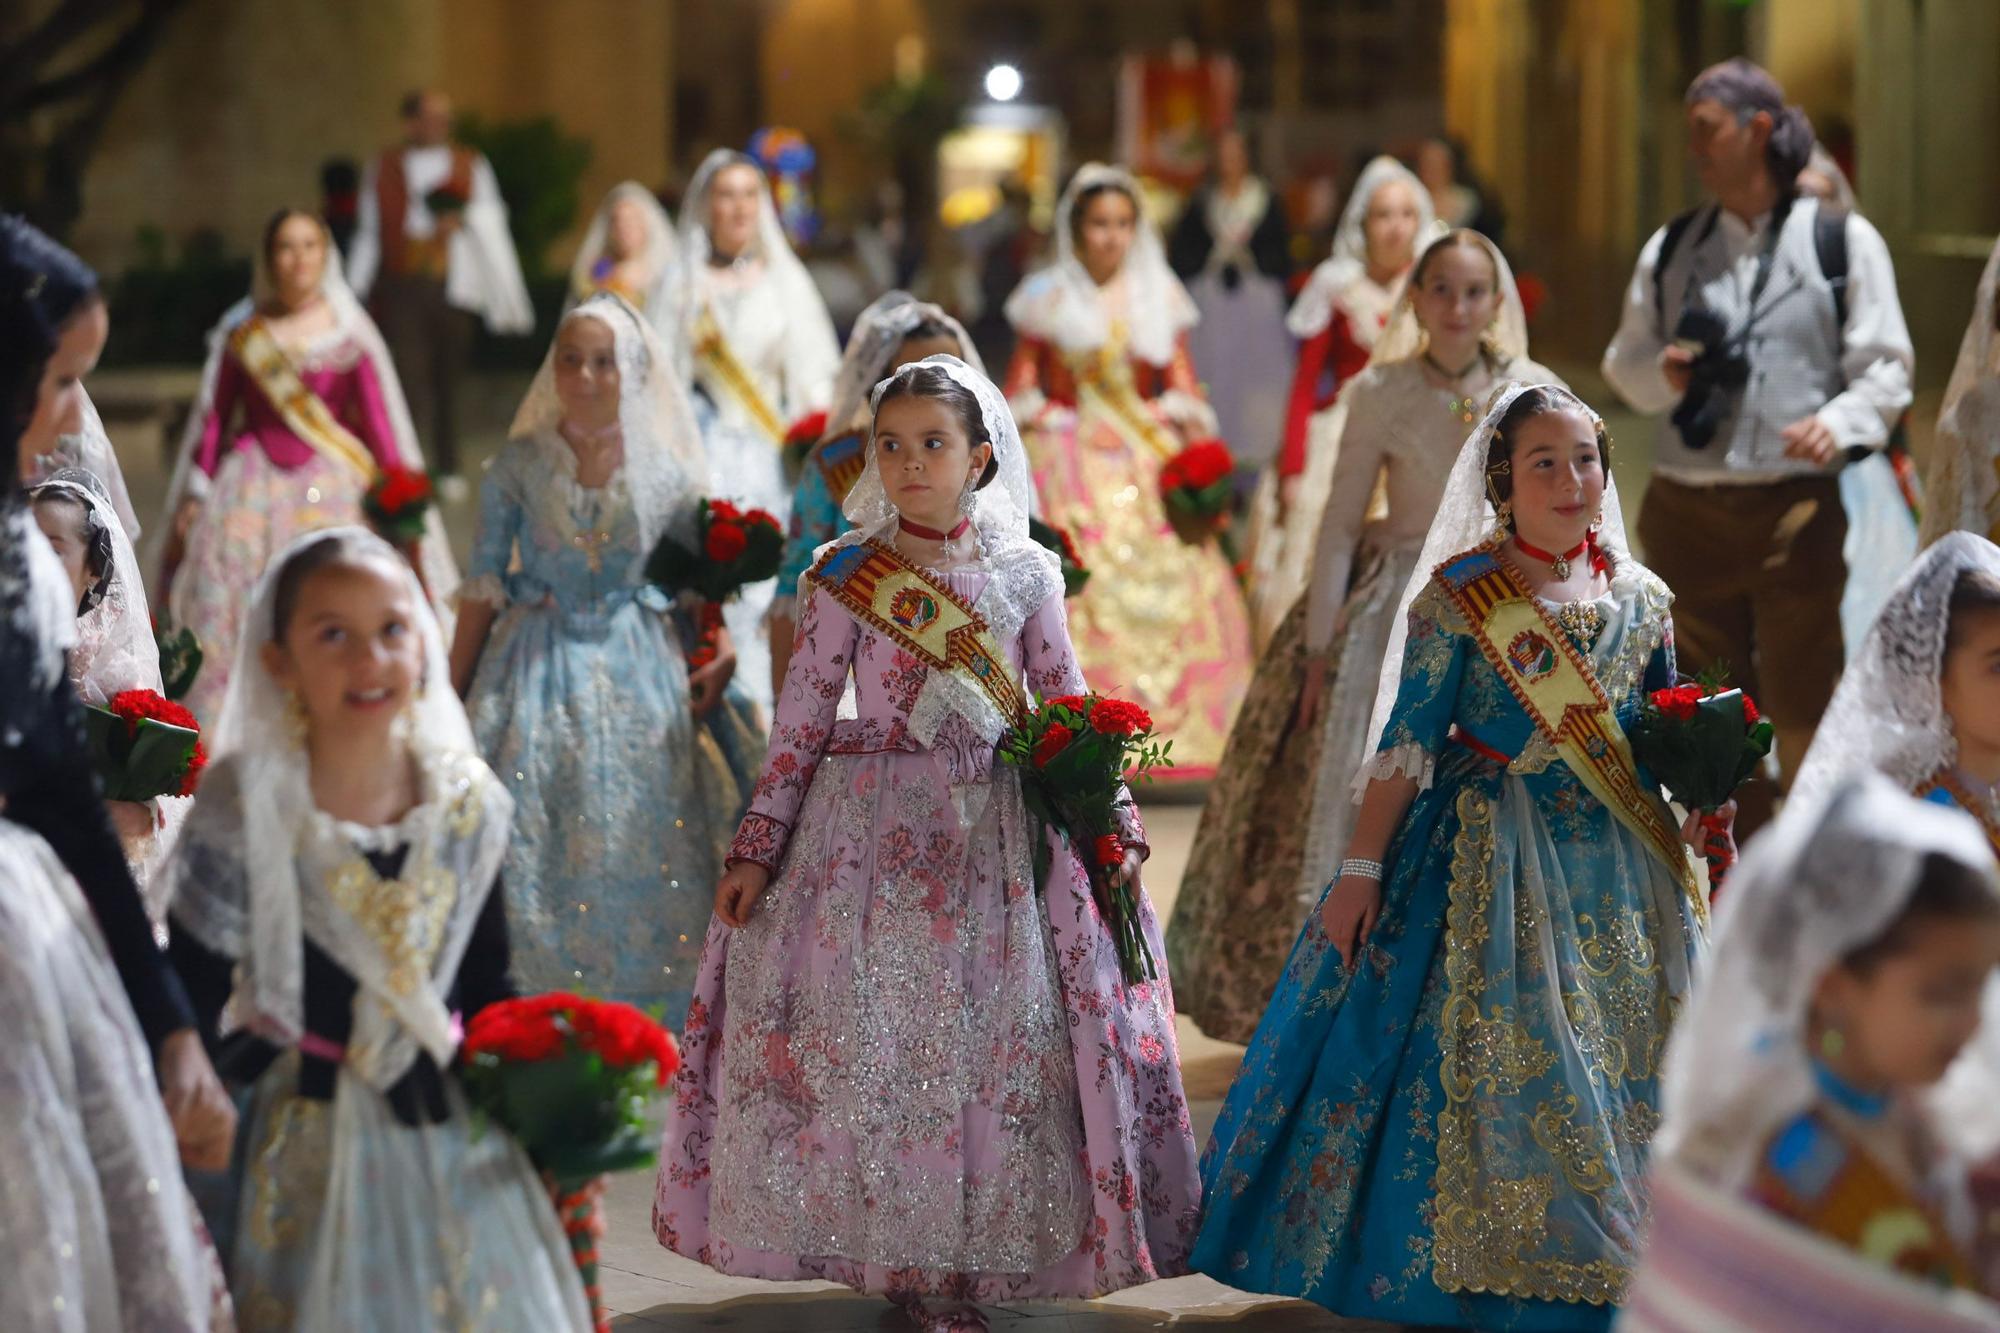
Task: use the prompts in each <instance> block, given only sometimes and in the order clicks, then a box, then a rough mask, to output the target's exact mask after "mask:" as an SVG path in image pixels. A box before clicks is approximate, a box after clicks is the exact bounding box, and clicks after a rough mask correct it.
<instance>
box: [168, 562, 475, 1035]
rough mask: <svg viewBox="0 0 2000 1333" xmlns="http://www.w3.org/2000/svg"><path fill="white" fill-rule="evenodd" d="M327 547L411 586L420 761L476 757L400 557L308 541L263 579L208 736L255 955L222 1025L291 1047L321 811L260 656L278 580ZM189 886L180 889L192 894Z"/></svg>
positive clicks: (300, 1004) (414, 722) (435, 639)
mask: <svg viewBox="0 0 2000 1333" xmlns="http://www.w3.org/2000/svg"><path fill="white" fill-rule="evenodd" d="M323 541H338V542H341V543H343V544H344V545H345V546H346V547H347V549H348V552H349V553H350V555H351V556H372V557H379V558H381V559H382V560H383V561H384V562H385V563H386V564H387V565H389V566H391V567H393V568H394V569H395V570H396V571H397V573H398V575H399V576H400V577H402V578H403V579H405V580H406V581H407V584H408V588H409V593H410V601H411V604H412V606H414V607H415V609H416V621H417V623H416V630H417V633H418V635H419V636H420V637H421V639H422V640H423V659H424V666H423V677H422V684H421V687H420V692H419V694H418V695H417V698H416V700H415V702H414V704H413V705H412V706H411V709H410V712H409V715H408V716H409V726H408V732H407V735H408V737H409V743H410V746H411V749H412V751H413V752H414V753H416V754H417V755H419V756H425V755H476V754H478V752H479V751H478V748H477V747H476V746H475V745H474V743H473V739H472V728H471V727H470V726H469V725H468V724H467V722H466V719H465V708H464V706H463V705H461V704H460V703H459V700H458V695H457V694H456V693H455V692H454V691H453V690H452V688H451V670H450V663H449V661H448V660H447V658H446V656H445V645H444V636H443V633H442V632H441V631H440V629H439V628H438V623H437V618H436V617H435V616H434V615H432V613H431V610H430V603H429V602H428V601H427V600H426V599H425V597H424V593H423V588H422V587H421V586H420V585H419V584H418V582H417V579H416V575H415V574H414V573H412V572H411V570H410V568H409V566H408V564H407V563H405V562H404V560H403V559H402V557H401V556H400V555H398V554H397V552H396V549H395V548H394V547H392V546H390V545H389V544H388V543H387V542H385V541H383V540H382V539H381V538H380V537H378V536H376V535H375V534H374V533H373V532H371V531H369V530H368V529H366V528H362V527H341V528H327V529H324V530H322V531H319V532H311V533H307V534H306V535H305V536H303V537H300V538H298V539H297V540H295V541H293V542H292V543H291V544H290V545H289V546H287V547H286V548H285V549H284V550H283V551H281V552H279V554H278V555H277V556H276V557H274V558H273V559H272V561H271V564H270V566H269V567H268V568H267V569H266V570H265V571H264V575H263V577H262V578H260V579H258V581H257V586H256V589H255V590H254V591H253V592H252V593H251V596H250V607H249V611H248V614H247V615H246V617H245V619H244V622H243V635H242V638H241V639H240V640H239V641H238V643H237V647H236V662H235V667H234V669H233V670H232V671H231V672H230V676H229V693H228V695H227V697H225V698H224V700H223V703H222V713H221V716H220V717H219V718H218V719H217V720H216V724H215V726H214V727H213V728H211V729H210V732H209V738H208V743H209V750H210V752H211V754H212V756H213V758H214V759H216V760H218V761H219V760H223V759H228V760H230V761H231V764H232V766H233V767H234V768H235V770H236V777H237V786H238V789H239V791H240V793H241V798H242V812H241V815H242V830H243V849H242V853H243V866H244V870H245V877H246V881H247V886H248V893H249V917H250V921H249V937H248V938H249V952H248V955H247V957H246V960H245V961H247V962H248V963H249V967H248V968H246V969H245V970H244V974H243V981H242V983H241V984H240V985H239V987H238V991H237V994H236V996H235V997H234V998H233V999H232V1001H231V1008H230V1012H229V1013H228V1014H226V1015H225V1017H224V1026H225V1028H226V1029H227V1028H233V1027H236V1026H241V1025H243V1024H244V1023H247V1022H250V1021H252V1020H253V1019H254V1020H255V1021H256V1022H257V1024H258V1025H259V1027H260V1028H261V1029H262V1030H263V1031H265V1032H266V1034H267V1035H270V1036H273V1037H275V1038H277V1039H278V1040H280V1041H282V1042H286V1043H290V1042H294V1041H296V1040H297V1039H298V1037H299V1035H300V1033H302V1032H303V1031H304V1024H305V1007H304V1006H305V998H304V967H305V957H304V951H303V950H302V948H301V946H300V943H299V941H300V938H301V930H302V925H301V913H300V902H299V875H298V859H297V849H298V839H299V836H300V833H301V831H302V830H303V829H304V828H305V827H306V825H307V823H308V821H309V820H310V819H311V818H312V815H313V812H314V810H315V808H316V807H315V805H314V803H313V796H312V783H311V778H310V774H309V771H308V758H307V755H306V751H305V747H304V746H302V745H300V744H299V743H298V742H297V741H296V740H295V739H294V736H293V733H292V729H291V727H290V726H289V725H288V723H287V720H286V696H285V691H284V689H283V688H281V687H280V686H279V684H278V682H277V680H276V679H275V678H274V677H273V676H272V675H271V673H270V672H269V671H267V670H265V668H264V658H263V652H264V645H265V644H266V643H268V642H270V641H271V639H272V638H273V637H274V634H275V630H276V626H275V624H274V618H275V615H276V609H277V608H276V602H277V590H278V576H279V574H280V573H281V572H282V571H283V570H284V567H285V565H286V563H287V562H288V561H290V560H291V559H292V557H293V556H295V555H297V554H298V553H299V552H301V551H303V550H305V549H306V548H307V547H309V546H313V545H315V544H317V543H319V542H323ZM187 888H188V886H185V885H181V886H177V889H176V891H177V892H186V891H187Z"/></svg>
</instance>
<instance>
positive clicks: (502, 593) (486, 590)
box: [453, 574, 507, 610]
mask: <svg viewBox="0 0 2000 1333" xmlns="http://www.w3.org/2000/svg"><path fill="white" fill-rule="evenodd" d="M453 600H454V602H455V603H456V604H457V605H460V606H463V605H464V604H465V603H467V602H484V603H486V604H487V605H488V606H490V607H492V608H494V609H495V610H499V609H500V608H502V607H504V606H506V605H507V585H506V584H504V583H502V582H501V581H500V576H499V575H498V574H481V575H479V576H478V577H477V578H470V579H467V580H465V581H464V582H463V583H461V584H459V585H458V592H457V594H456V595H455V596H454V598H453Z"/></svg>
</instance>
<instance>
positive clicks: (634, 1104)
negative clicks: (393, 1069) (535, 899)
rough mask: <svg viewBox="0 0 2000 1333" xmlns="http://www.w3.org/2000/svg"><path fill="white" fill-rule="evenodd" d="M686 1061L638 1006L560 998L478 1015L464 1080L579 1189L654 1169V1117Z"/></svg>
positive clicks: (530, 1150) (547, 1166)
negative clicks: (611, 1176) (618, 1174)
mask: <svg viewBox="0 0 2000 1333" xmlns="http://www.w3.org/2000/svg"><path fill="white" fill-rule="evenodd" d="M680 1063H681V1056H680V1050H679V1048H677V1047H676V1046H675V1045H674V1039H673V1037H672V1036H670V1035H669V1034H668V1033H667V1031H666V1029H664V1028H662V1027H661V1026H660V1025H659V1024H658V1023H656V1022H654V1021H653V1020H652V1019H650V1018H648V1017H647V1016H646V1015H645V1014H644V1013H642V1012H640V1011H639V1010H637V1009H635V1008H633V1007H632V1006H631V1005H629V1004H612V1003H609V1002H607V1001H602V1000H586V999H583V998H582V997H580V996H577V995H571V994H569V993H568V992H565V991H552V992H550V993H549V994H546V995H534V996H528V997H525V998H522V999H518V1000H502V1001H501V1002H500V1003H498V1004H491V1005H488V1006H487V1007H486V1008H484V1009H482V1010H480V1011H479V1012H478V1013H477V1014H475V1015H474V1016H473V1019H472V1023H471V1025H470V1026H469V1027H467V1029H466V1033H465V1045H464V1047H463V1048H462V1049H461V1051H460V1067H459V1076H460V1078H461V1080H462V1081H463V1083H464V1084H465V1090H466V1095H467V1097H468V1098H470V1100H471V1101H472V1104H473V1106H474V1107H476V1108H477V1109H478V1110H479V1111H480V1112H482V1113H483V1114H485V1115H486V1116H487V1117H489V1118H490V1119H492V1120H493V1121H494V1122H496V1123H498V1124H500V1125H502V1126H505V1128H506V1129H507V1132H508V1133H510V1134H512V1135H513V1136H514V1137H515V1138H516V1139H517V1140H519V1141H520V1144H521V1147H522V1148H523V1149H525V1150H526V1151H527V1154H528V1156H529V1157H531V1158H533V1159H534V1162H535V1165H536V1166H537V1167H539V1168H540V1169H541V1170H543V1171H545V1172H547V1173H548V1174H549V1175H550V1176H551V1177H552V1178H553V1179H554V1180H555V1182H556V1185H557V1187H558V1188H559V1189H575V1188H576V1187H578V1186H579V1185H581V1184H583V1183H584V1182H586V1181H588V1180H590V1179H592V1178H593V1177H596V1176H600V1175H603V1174H605V1173H606V1172H610V1171H629V1170H634V1169H637V1168H639V1167H646V1166H651V1165H652V1164H653V1163H654V1161H655V1157H656V1150H657V1147H658V1136H657V1134H656V1132H655V1130H654V1128H653V1126H652V1124H651V1122H650V1121H649V1120H648V1119H647V1116H646V1112H647V1110H648V1108H649V1107H650V1106H651V1105H652V1103H653V1101H654V1099H655V1098H657V1097H658V1096H659V1095H660V1090H661V1089H663V1088H665V1087H666V1086H667V1080H668V1079H669V1078H671V1077H673V1073H674V1071H675V1070H676V1069H678V1068H680Z"/></svg>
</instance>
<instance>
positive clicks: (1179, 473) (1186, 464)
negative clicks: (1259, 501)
mask: <svg viewBox="0 0 2000 1333" xmlns="http://www.w3.org/2000/svg"><path fill="white" fill-rule="evenodd" d="M1235 471H1236V458H1235V456H1234V455H1233V454H1231V453H1230V452H1229V446H1228V445H1226V444H1224V443H1223V442H1222V441H1221V440H1213V439H1210V440H1196V441H1194V442H1193V443H1192V444H1190V445H1188V446H1187V447H1186V448H1185V449H1182V450H1181V451H1180V452H1179V453H1177V454H1175V455H1174V456H1173V457H1172V458H1169V459H1168V460H1167V461H1166V463H1165V464H1163V465H1162V466H1161V468H1160V499H1161V500H1162V501H1164V502H1165V504H1166V507H1167V522H1169V523H1171V524H1173V526H1174V535H1176V536H1178V537H1179V538H1180V539H1181V540H1182V541H1184V542H1186V543H1187V544H1188V545H1189V546H1199V545H1201V544H1202V543H1203V542H1205V541H1207V540H1208V539H1209V538H1211V537H1214V536H1217V535H1219V534H1220V533H1221V532H1222V530H1223V529H1224V528H1225V527H1227V526H1228V524H1229V507H1230V505H1231V503H1232V502H1233V501H1234V500H1235V495H1236V487H1235V484H1234V482H1233V481H1232V480H1231V478H1232V477H1233V476H1234V474H1235Z"/></svg>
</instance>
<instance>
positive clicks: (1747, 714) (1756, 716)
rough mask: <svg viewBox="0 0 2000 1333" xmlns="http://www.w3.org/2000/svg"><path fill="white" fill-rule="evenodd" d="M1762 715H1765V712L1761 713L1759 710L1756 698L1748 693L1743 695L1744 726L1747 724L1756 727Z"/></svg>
mask: <svg viewBox="0 0 2000 1333" xmlns="http://www.w3.org/2000/svg"><path fill="white" fill-rule="evenodd" d="M1762 717H1763V714H1761V713H1759V712H1758V711H1757V701H1756V700H1754V699H1752V698H1751V697H1750V696H1749V695H1747V694H1746V695H1744V696H1743V725H1744V726H1746V727H1754V726H1756V725H1757V723H1758V721H1759V720H1760V719H1761V718H1762Z"/></svg>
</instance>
